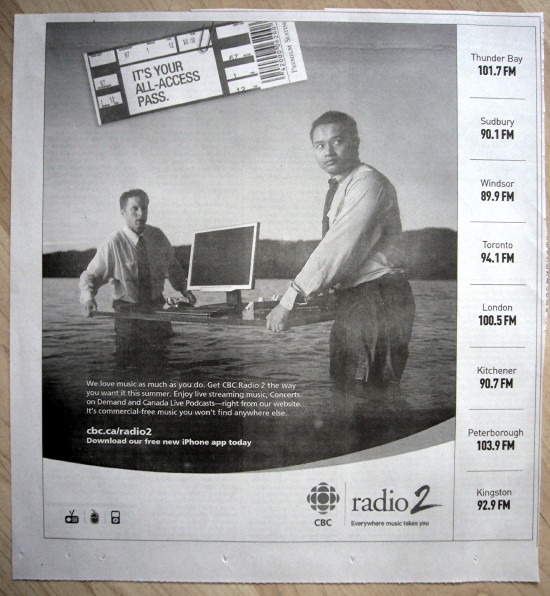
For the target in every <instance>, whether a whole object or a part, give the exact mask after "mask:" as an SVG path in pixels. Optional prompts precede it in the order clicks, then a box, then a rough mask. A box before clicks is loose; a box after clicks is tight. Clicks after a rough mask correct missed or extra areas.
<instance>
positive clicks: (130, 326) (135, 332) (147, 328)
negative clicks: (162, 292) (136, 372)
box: [113, 298, 173, 349]
mask: <svg viewBox="0 0 550 596" xmlns="http://www.w3.org/2000/svg"><path fill="white" fill-rule="evenodd" d="M163 304H164V299H162V298H161V299H159V300H156V301H155V302H152V303H150V304H134V303H132V302H126V301H124V300H113V309H114V310H115V311H117V312H151V311H153V310H154V309H156V308H160V307H162V305H163ZM115 333H116V336H117V342H118V343H119V344H121V347H122V346H123V347H126V348H128V349H130V348H132V347H133V346H136V348H139V349H142V347H143V344H158V343H162V342H163V341H164V340H166V338H168V337H170V336H172V335H173V331H172V324H171V323H170V321H145V320H140V319H121V318H116V319H115Z"/></svg>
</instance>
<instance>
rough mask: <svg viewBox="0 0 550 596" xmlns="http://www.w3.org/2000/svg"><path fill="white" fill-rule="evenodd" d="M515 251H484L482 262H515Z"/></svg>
mask: <svg viewBox="0 0 550 596" xmlns="http://www.w3.org/2000/svg"><path fill="white" fill-rule="evenodd" d="M514 257H515V255H514V253H513V252H482V253H481V262H482V263H514Z"/></svg>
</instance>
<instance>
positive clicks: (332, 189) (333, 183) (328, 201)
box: [322, 178, 338, 238]
mask: <svg viewBox="0 0 550 596" xmlns="http://www.w3.org/2000/svg"><path fill="white" fill-rule="evenodd" d="M337 188H338V180H336V178H329V181H328V191H327V196H326V197H325V206H324V207H323V224H322V230H323V238H324V236H325V234H326V233H327V232H328V228H329V225H328V217H327V216H328V212H329V211H330V206H331V205H332V199H334V195H335V194H336V189H337Z"/></svg>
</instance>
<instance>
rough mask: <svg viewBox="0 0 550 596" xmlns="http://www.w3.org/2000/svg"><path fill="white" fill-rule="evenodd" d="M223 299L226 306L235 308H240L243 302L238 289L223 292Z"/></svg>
mask: <svg viewBox="0 0 550 596" xmlns="http://www.w3.org/2000/svg"><path fill="white" fill-rule="evenodd" d="M225 301H226V303H227V305H228V306H230V307H231V308H235V309H240V308H242V305H243V302H242V298H241V291H240V290H233V291H232V292H226V293H225Z"/></svg>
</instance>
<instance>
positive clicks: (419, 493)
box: [307, 482, 442, 527]
mask: <svg viewBox="0 0 550 596" xmlns="http://www.w3.org/2000/svg"><path fill="white" fill-rule="evenodd" d="M430 490H431V487H430V485H429V484H424V485H422V486H421V487H419V488H418V489H417V490H416V491H414V495H415V497H416V499H414V500H409V499H407V498H405V497H404V496H397V495H396V494H395V493H394V491H393V489H387V488H383V489H382V491H381V492H380V493H378V495H374V496H367V497H352V498H351V511H352V512H368V513H374V512H384V513H389V512H398V513H404V512H405V511H409V513H410V515H415V514H416V513H420V512H421V511H426V509H431V508H432V507H442V505H441V504H439V503H430V502H427V501H426V499H427V498H428V495H429V494H430ZM307 502H308V503H309V505H310V507H311V508H312V509H313V511H316V512H317V513H320V514H321V515H323V516H326V514H327V513H328V512H329V511H333V510H334V509H335V508H336V505H337V504H338V503H339V502H340V495H339V494H338V492H337V491H336V489H335V488H334V487H333V486H330V485H329V484H327V483H326V482H321V483H319V484H318V485H317V486H314V487H313V488H312V489H311V490H310V491H309V494H308V496H307ZM314 523H315V525H316V526H319V527H327V526H332V519H330V518H327V517H322V518H317V519H316V520H315V521H314Z"/></svg>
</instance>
